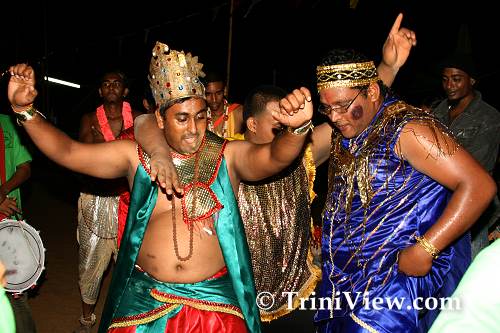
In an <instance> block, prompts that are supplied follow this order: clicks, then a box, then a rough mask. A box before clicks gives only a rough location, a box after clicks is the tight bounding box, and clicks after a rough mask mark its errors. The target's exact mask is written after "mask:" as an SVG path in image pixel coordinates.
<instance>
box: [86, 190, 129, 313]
mask: <svg viewBox="0 0 500 333" xmlns="http://www.w3.org/2000/svg"><path fill="white" fill-rule="evenodd" d="M118 200H119V197H118V196H110V197H101V196H95V195H92V194H88V193H80V198H79V199H78V229H77V240H78V243H79V245H80V246H79V262H78V284H79V286H80V293H81V296H82V300H83V302H85V303H87V304H95V303H96V302H97V297H98V295H99V290H100V287H101V280H102V276H103V274H104V271H105V270H106V268H107V267H108V265H109V262H110V260H111V257H112V256H114V258H115V260H116V255H117V253H118V248H117V245H116V233H117V229H118Z"/></svg>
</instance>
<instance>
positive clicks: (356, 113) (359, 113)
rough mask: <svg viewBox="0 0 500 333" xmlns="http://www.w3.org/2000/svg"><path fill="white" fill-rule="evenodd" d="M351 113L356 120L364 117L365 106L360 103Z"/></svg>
mask: <svg viewBox="0 0 500 333" xmlns="http://www.w3.org/2000/svg"><path fill="white" fill-rule="evenodd" d="M351 115H352V119H354V120H359V119H361V117H363V107H362V106H360V105H356V106H355V107H354V108H352V111H351Z"/></svg>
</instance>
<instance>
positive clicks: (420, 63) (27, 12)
mask: <svg viewBox="0 0 500 333" xmlns="http://www.w3.org/2000/svg"><path fill="white" fill-rule="evenodd" d="M8 7H10V8H8ZM234 7H235V9H234V15H233V38H232V40H233V44H232V48H231V51H232V52H231V71H230V87H229V95H230V96H229V97H230V99H231V100H236V101H241V100H242V99H243V98H244V96H245V93H246V91H248V90H249V89H250V88H252V87H253V86H255V85H257V84H260V83H276V84H278V85H281V86H283V87H284V88H287V89H290V88H294V87H297V86H299V85H305V86H307V87H309V88H311V89H314V68H315V64H316V62H317V60H318V58H319V57H320V56H321V54H323V53H324V52H325V51H326V50H328V49H330V48H333V47H353V48H356V49H358V50H360V51H362V52H364V53H365V54H367V55H368V56H371V57H374V58H375V59H376V60H379V59H380V54H381V47H382V44H383V42H384V40H385V37H386V36H387V33H388V31H389V28H390V27H391V25H392V23H393V21H394V19H395V17H396V15H397V13H398V12H403V13H404V15H405V17H404V20H403V25H404V26H406V27H409V28H411V29H412V30H414V31H415V32H416V33H417V39H418V45H417V47H416V48H414V49H413V51H412V54H411V56H410V60H409V61H408V63H407V64H406V65H405V66H404V67H403V69H402V70H401V72H400V74H399V76H398V78H397V80H396V82H395V85H394V88H395V90H396V91H397V92H398V93H399V94H401V95H402V96H403V97H404V98H405V99H407V100H408V101H410V102H412V103H415V104H416V103H419V102H420V100H421V99H422V98H423V97H425V96H428V95H435V94H440V93H441V91H440V76H439V72H438V71H437V70H435V64H436V63H437V62H438V61H439V60H440V59H442V58H443V57H444V55H446V54H447V53H448V52H451V51H453V50H454V49H455V48H456V46H457V43H458V41H459V35H460V31H461V29H462V31H466V32H467V33H466V34H464V33H462V34H461V35H462V37H461V39H462V41H461V42H460V43H461V44H464V42H463V41H464V40H465V44H468V45H469V46H466V47H467V48H472V51H473V53H474V56H475V57H476V60H477V61H478V64H479V65H480V69H481V72H482V75H481V77H480V78H479V83H480V84H479V86H478V87H479V88H480V89H481V90H482V92H483V95H484V99H485V100H486V101H487V102H489V103H490V104H493V105H494V106H496V107H497V108H498V107H499V104H500V101H499V99H498V95H497V94H495V91H494V88H496V84H495V83H496V80H495V79H494V78H495V77H496V75H497V74H498V73H499V69H498V66H495V64H496V63H498V56H497V53H496V52H493V51H492V48H493V47H494V44H495V43H496V42H497V40H498V33H497V32H498V30H499V29H498V28H496V27H495V26H494V25H495V21H494V11H493V9H492V8H493V4H492V3H490V2H484V3H483V2H481V1H474V2H467V3H460V2H458V1H449V0H444V1H426V0H424V1H394V0H392V1H391V0H385V1H383V0H381V1H370V0H359V1H358V4H357V6H356V8H354V9H352V8H350V6H349V1H348V0H311V1H306V0H291V1H283V0H278V1H275V0H234ZM229 10H230V1H216V0H209V1H162V2H158V1H145V0H142V1H132V2H131V3H129V2H124V1H122V2H115V1H108V2H106V1H101V2H88V1H85V2H84V1H76V2H59V1H58V2H55V1H48V0H43V1H39V2H34V3H30V2H18V3H17V4H15V5H14V4H10V5H8V6H7V8H5V7H4V8H3V9H2V11H3V15H2V16H3V18H2V20H1V22H2V23H1V24H2V25H1V30H0V31H1V34H2V38H1V44H2V51H1V52H0V66H1V67H0V70H4V69H6V68H7V67H8V65H10V64H13V63H17V62H28V63H30V64H31V65H33V66H34V67H35V69H36V70H37V71H38V73H39V74H41V73H44V74H48V76H51V77H56V78H59V79H63V80H67V81H71V82H76V83H79V84H81V85H82V88H81V89H74V88H68V87H65V86H60V85H56V84H50V83H49V84H45V83H44V82H42V81H41V80H38V81H39V84H38V86H39V87H38V88H39V90H40V92H41V96H40V97H39V98H38V107H39V108H41V109H42V110H43V112H44V113H45V114H48V115H49V116H50V118H52V119H53V120H54V121H56V122H57V124H58V125H59V126H60V127H62V128H63V129H64V130H66V131H67V132H69V133H70V134H72V133H75V132H76V131H77V130H78V122H79V118H80V116H81V115H82V114H83V113H85V112H89V111H92V110H94V109H95V107H96V106H97V105H98V103H99V98H98V95H97V93H96V90H97V82H98V79H99V77H100V75H101V74H102V73H103V72H104V71H105V70H107V69H113V68H121V69H123V70H124V71H125V72H126V74H127V75H128V76H129V78H130V81H131V95H130V100H131V102H132V105H133V106H134V107H135V108H137V109H141V104H140V98H141V94H142V92H143V85H144V80H145V77H146V73H147V65H148V63H149V59H150V54H151V48H152V46H153V44H154V42H155V41H156V40H160V41H163V42H165V43H167V44H168V45H170V46H171V47H172V48H174V49H183V50H185V51H191V52H192V53H193V54H194V55H198V56H199V58H200V61H201V62H202V63H204V64H205V68H206V69H208V68H216V69H218V68H221V69H225V68H226V63H227V53H228V31H229ZM489 17H491V19H489ZM464 27H466V29H465V30H464ZM464 36H465V38H464ZM2 81H4V82H3V84H2V89H3V88H4V87H5V81H7V80H5V79H4V80H2ZM4 91H5V90H4ZM0 96H1V97H0V98H1V100H2V106H5V107H3V108H6V107H7V106H8V104H6V101H5V94H4V93H2V94H0ZM3 112H5V111H3Z"/></svg>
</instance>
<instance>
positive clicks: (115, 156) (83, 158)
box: [8, 64, 135, 178]
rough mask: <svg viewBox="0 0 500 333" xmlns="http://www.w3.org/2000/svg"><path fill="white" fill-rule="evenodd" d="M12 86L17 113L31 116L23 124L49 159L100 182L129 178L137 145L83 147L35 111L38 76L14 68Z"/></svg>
mask: <svg viewBox="0 0 500 333" xmlns="http://www.w3.org/2000/svg"><path fill="white" fill-rule="evenodd" d="M9 70H10V73H11V75H12V76H11V78H10V81H9V86H8V96H9V101H10V103H11V104H12V109H13V110H14V112H15V113H21V112H28V113H30V114H31V115H30V117H31V119H29V120H25V121H22V124H23V126H24V128H25V129H26V131H27V132H28V134H29V136H30V137H31V139H32V140H33V142H34V143H35V144H36V145H37V146H38V148H39V149H40V150H41V151H42V152H43V153H44V154H45V155H47V157H49V158H50V159H52V160H53V161H55V162H56V163H58V164H60V165H62V166H64V167H66V168H69V169H71V170H73V171H77V172H80V173H84V174H88V175H91V176H94V177H100V178H117V177H122V176H126V175H127V172H128V171H129V169H130V166H131V163H130V161H131V158H132V153H134V151H135V149H133V147H134V144H133V143H132V142H130V141H128V140H119V141H113V142H110V143H103V144H83V143H79V142H77V141H75V140H72V139H71V138H69V137H68V136H67V135H66V134H64V133H63V132H62V131H60V130H58V129H57V128H55V127H54V126H52V125H51V124H50V123H49V122H47V121H46V120H45V119H44V118H43V117H42V116H40V115H39V114H38V113H37V112H35V111H34V109H33V108H32V106H31V105H32V103H33V101H34V100H35V97H36V95H37V91H36V89H35V73H34V71H33V68H31V67H30V66H28V65H26V64H19V65H16V66H12V67H11V68H10V69H9Z"/></svg>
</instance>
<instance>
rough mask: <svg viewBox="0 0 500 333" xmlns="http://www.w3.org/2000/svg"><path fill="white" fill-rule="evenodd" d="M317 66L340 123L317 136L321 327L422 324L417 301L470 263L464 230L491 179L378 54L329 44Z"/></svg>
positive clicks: (324, 95) (410, 327)
mask: <svg viewBox="0 0 500 333" xmlns="http://www.w3.org/2000/svg"><path fill="white" fill-rule="evenodd" d="M316 73H317V87H318V92H319V95H320V103H321V104H320V106H319V108H318V111H319V112H320V113H322V114H323V115H325V116H326V117H328V119H329V120H330V121H331V123H332V124H333V125H334V131H333V133H332V135H331V137H330V136H327V135H324V136H323V137H317V139H318V141H317V142H316V143H315V144H318V145H323V146H325V145H328V146H330V143H331V150H330V165H329V180H328V188H329V190H328V195H327V200H326V204H325V208H324V211H323V237H322V253H323V278H322V282H321V286H320V295H319V296H320V297H322V299H323V300H328V304H327V306H324V307H323V309H320V310H318V312H317V314H316V323H317V325H318V330H319V332H346V333H347V332H349V333H352V332H366V331H370V332H417V331H418V330H419V326H420V320H419V312H418V310H417V308H418V307H419V306H422V305H423V304H424V303H425V300H426V299H427V298H429V297H436V296H438V295H439V296H449V294H446V292H444V291H443V290H442V285H443V280H444V279H445V276H446V275H447V274H453V273H454V272H453V271H454V270H460V271H461V272H462V273H463V271H464V270H465V267H466V266H467V265H468V260H467V258H464V257H460V255H461V254H462V253H463V251H459V250H460V249H463V248H464V247H467V246H468V244H467V239H466V237H462V235H463V234H464V233H465V232H466V231H467V230H468V229H469V228H470V226H471V225H472V224H473V223H474V222H475V221H476V219H477V218H478V217H479V215H480V214H481V213H482V212H483V210H484V209H485V208H486V207H487V205H488V203H489V202H490V200H491V199H492V198H493V196H494V194H495V191H496V187H495V184H494V182H493V181H492V179H491V177H490V176H489V175H488V173H487V172H485V171H484V169H483V168H482V167H481V166H480V165H479V164H478V163H477V162H476V161H475V160H474V159H473V158H472V157H471V156H470V155H469V154H468V153H467V152H466V151H465V150H464V149H463V148H461V147H460V146H459V145H458V144H457V143H456V142H455V141H454V140H453V138H452V137H451V136H450V135H448V134H447V133H446V130H445V129H444V128H443V127H442V126H440V124H439V123H438V122H437V121H436V120H435V118H434V117H433V116H432V115H429V114H428V113H425V112H423V111H421V110H420V109H417V108H414V107H412V106H410V105H408V104H406V103H405V102H403V101H401V100H399V99H398V98H396V97H394V96H393V95H392V94H390V92H388V91H387V90H386V88H385V87H384V85H383V84H382V82H381V81H380V79H379V76H378V74H377V70H376V69H375V66H374V64H373V61H370V60H369V59H367V58H366V57H364V56H363V55H361V54H360V53H358V52H356V51H353V50H332V51H330V52H329V53H328V54H327V55H326V56H325V57H324V58H323V59H322V60H321V61H320V63H319V65H318V66H317V69H316ZM461 237H462V238H461ZM457 240H458V241H457ZM457 262H458V263H459V264H460V265H461V267H456V266H454V265H455V264H457ZM419 299H420V300H422V302H421V303H418V300H419ZM380 300H382V302H379V301H380ZM392 300H396V301H398V302H401V306H391V304H392V305H394V303H389V301H392ZM420 328H422V327H420Z"/></svg>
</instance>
